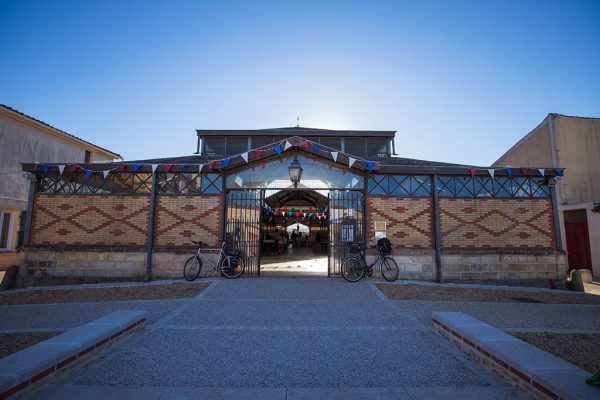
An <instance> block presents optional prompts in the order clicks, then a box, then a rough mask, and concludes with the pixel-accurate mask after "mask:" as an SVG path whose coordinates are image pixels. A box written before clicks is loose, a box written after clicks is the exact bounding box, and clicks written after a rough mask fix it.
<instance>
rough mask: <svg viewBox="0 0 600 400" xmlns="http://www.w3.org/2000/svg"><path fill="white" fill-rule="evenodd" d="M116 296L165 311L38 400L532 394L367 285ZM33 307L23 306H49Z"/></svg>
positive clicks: (291, 284)
mask: <svg viewBox="0 0 600 400" xmlns="http://www.w3.org/2000/svg"><path fill="white" fill-rule="evenodd" d="M114 303H119V304H118V306H119V307H122V308H126V307H127V308H136V307H135V306H136V305H137V308H143V307H146V308H148V309H151V308H152V307H153V306H156V307H158V308H159V310H158V311H154V313H153V314H151V316H150V319H149V324H148V327H147V330H146V331H145V332H143V333H140V334H137V335H136V336H135V337H133V338H131V339H129V340H126V341H124V342H123V343H121V344H118V345H117V347H115V348H113V349H109V350H108V351H107V352H105V353H103V354H102V355H101V356H100V357H96V358H95V359H94V360H92V361H90V362H88V363H86V364H84V365H83V366H82V367H81V368H79V369H77V370H75V371H73V373H72V374H69V375H67V376H65V375H63V376H60V377H57V378H56V379H55V380H54V381H52V382H51V383H49V384H47V385H45V386H44V387H42V388H39V389H38V390H37V391H36V392H34V393H28V394H27V395H28V396H27V397H28V398H31V397H33V398H40V399H41V398H53V399H76V398H86V399H95V398H107V397H110V398H134V399H135V398H140V399H141V398H143V399H170V398H249V399H250V398H251V399H253V400H255V399H258V398H260V399H263V398H266V399H269V398H273V399H286V398H288V399H301V398H319V399H321V398H323V399H336V398H339V399H348V398H361V399H363V398H377V399H384V398H436V399H438V398H440V399H451V398H466V397H471V398H490V399H500V398H502V399H507V398H508V399H511V398H522V396H521V394H520V393H519V392H516V391H515V390H514V389H512V388H510V387H508V386H507V385H506V384H504V383H503V382H502V381H500V380H499V379H498V378H496V377H495V376H494V375H492V374H491V373H489V372H487V371H485V370H484V369H482V368H481V367H480V366H479V365H478V364H476V363H474V362H472V361H470V360H469V359H468V358H466V356H464V355H463V354H462V353H461V352H459V351H458V350H456V349H454V347H452V346H451V345H450V344H448V343H447V342H445V341H444V340H443V339H441V338H439V337H438V336H436V335H434V334H433V333H432V332H431V327H430V325H429V322H427V321H428V320H429V319H430V315H428V316H427V315H426V316H421V315H418V314H419V313H420V310H417V311H415V309H414V308H413V307H412V306H409V307H405V305H404V303H405V302H396V301H387V300H385V298H384V297H383V296H382V294H381V292H379V291H378V290H377V289H376V288H375V287H374V285H372V284H370V283H368V282H367V281H361V282H359V283H356V284H350V283H347V282H345V281H343V280H342V279H335V278H331V279H324V278H321V279H319V278H296V279H289V278H288V279H284V278H270V279H260V278H242V279H238V280H216V281H215V282H214V283H213V284H212V285H211V286H210V287H209V288H208V289H207V290H205V291H204V292H203V293H201V294H200V295H199V296H198V297H196V298H195V299H193V300H171V301H164V302H163V301H154V302H147V301H146V302H137V303H136V302H133V301H131V302H114ZM123 303H128V304H123ZM86 306H87V307H86V308H87V310H88V313H89V314H95V313H96V308H102V312H107V311H108V310H107V307H108V306H107V305H106V303H105V304H103V305H100V304H97V303H87V304H86ZM132 306H133V307H132ZM12 307H28V306H12ZM29 307H31V309H30V310H25V309H21V310H19V311H21V312H25V313H26V312H28V311H31V310H34V309H36V308H37V309H41V310H45V311H46V312H49V309H48V307H50V306H29ZM59 307H64V308H66V309H69V308H73V307H78V305H73V304H70V305H68V304H61V305H59ZM6 308H7V307H0V314H1V315H7V313H6V311H8V310H6ZM12 311H16V309H12ZM52 311H58V308H56V309H52ZM37 316H38V317H40V318H41V319H42V320H44V319H45V320H46V321H45V322H43V323H44V324H47V325H61V326H66V325H68V324H67V323H66V322H59V321H61V317H59V318H58V320H57V321H54V322H52V321H51V319H52V317H48V316H47V317H46V318H44V317H43V316H42V315H41V313H38V314H37ZM89 317H90V318H89V319H93V318H95V317H96V316H95V315H89ZM75 319H77V318H75ZM0 320H1V319H0ZM13 322H16V321H13ZM23 322H24V323H28V322H27V320H24V321H23ZM77 323H79V321H78V322H77ZM39 325H40V324H38V326H39ZM13 326H14V325H13Z"/></svg>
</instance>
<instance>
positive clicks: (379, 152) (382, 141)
mask: <svg viewBox="0 0 600 400" xmlns="http://www.w3.org/2000/svg"><path fill="white" fill-rule="evenodd" d="M387 142H388V141H387V139H386V138H382V137H374V138H367V156H379V157H385V156H387V155H388V152H387Z"/></svg>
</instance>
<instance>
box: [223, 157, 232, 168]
mask: <svg viewBox="0 0 600 400" xmlns="http://www.w3.org/2000/svg"><path fill="white" fill-rule="evenodd" d="M230 162H231V158H226V159H224V160H223V166H224V167H225V168H227V167H229V163H230Z"/></svg>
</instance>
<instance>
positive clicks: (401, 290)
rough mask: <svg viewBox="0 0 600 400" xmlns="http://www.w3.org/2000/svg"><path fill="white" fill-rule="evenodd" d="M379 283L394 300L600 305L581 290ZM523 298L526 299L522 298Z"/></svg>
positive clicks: (598, 301)
mask: <svg viewBox="0 0 600 400" xmlns="http://www.w3.org/2000/svg"><path fill="white" fill-rule="evenodd" d="M377 287H378V288H379V289H380V290H381V291H382V292H383V293H384V294H385V295H386V296H387V297H388V298H390V299H392V300H420V301H475V302H494V303H538V302H539V303H549V304H591V305H600V296H594V295H591V294H580V293H568V292H567V293H565V292H557V293H547V292H534V291H516V290H498V289H478V288H457V287H447V286H429V285H428V286H423V285H411V284H403V285H394V284H386V283H378V284H377ZM518 299H523V300H524V301H519V300H518Z"/></svg>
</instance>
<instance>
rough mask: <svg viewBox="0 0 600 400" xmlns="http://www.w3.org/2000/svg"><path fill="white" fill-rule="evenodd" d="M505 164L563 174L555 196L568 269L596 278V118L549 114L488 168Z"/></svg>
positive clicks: (599, 141)
mask: <svg viewBox="0 0 600 400" xmlns="http://www.w3.org/2000/svg"><path fill="white" fill-rule="evenodd" d="M510 164H513V165H522V166H525V167H534V166H536V165H550V166H552V167H553V168H555V167H557V166H561V167H563V168H564V169H565V170H564V177H563V178H564V179H563V180H562V182H560V184H558V185H557V187H556V196H557V204H558V209H559V220H560V237H561V242H562V245H563V246H564V248H565V249H566V251H567V253H568V263H569V269H579V268H585V269H590V270H592V272H593V275H594V276H597V277H600V178H598V176H597V175H596V174H597V173H598V171H600V118H580V117H570V116H566V115H560V114H549V115H548V116H547V117H546V118H545V119H544V120H543V121H542V122H541V123H540V124H539V125H538V126H537V127H536V128H535V129H534V130H533V131H531V132H530V133H529V134H527V135H526V136H525V137H523V139H521V140H520V141H519V142H518V143H516V144H515V145H514V146H513V147H512V148H511V149H509V150H508V151H507V152H506V153H505V154H504V155H503V156H502V157H500V158H499V159H498V160H497V161H496V162H495V163H494V164H493V165H494V166H496V167H500V166H506V165H510Z"/></svg>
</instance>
